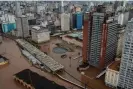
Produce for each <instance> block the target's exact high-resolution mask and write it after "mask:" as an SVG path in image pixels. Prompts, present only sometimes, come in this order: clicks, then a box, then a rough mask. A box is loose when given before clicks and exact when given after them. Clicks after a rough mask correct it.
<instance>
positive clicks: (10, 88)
mask: <svg viewBox="0 0 133 89" xmlns="http://www.w3.org/2000/svg"><path fill="white" fill-rule="evenodd" d="M0 54H1V55H3V56H5V57H7V58H8V59H9V61H10V64H9V65H6V66H3V67H0V89H25V88H24V87H23V86H21V85H19V84H17V83H16V82H15V81H14V80H13V75H14V74H15V73H18V72H20V71H21V70H24V69H31V70H32V71H34V72H37V73H38V74H40V75H42V76H44V77H46V78H48V79H49V80H52V81H55V82H56V83H57V84H59V85H63V86H65V87H66V88H67V89H80V88H78V87H76V86H74V85H72V84H70V83H67V82H65V81H63V80H61V79H59V78H58V77H56V76H54V75H52V74H49V73H46V72H42V71H41V70H39V69H37V68H35V67H32V66H31V65H30V64H29V63H28V62H27V61H26V58H25V57H23V56H22V54H21V52H20V50H19V48H18V46H17V45H16V43H15V42H14V41H12V40H10V39H4V41H3V43H2V44H0Z"/></svg>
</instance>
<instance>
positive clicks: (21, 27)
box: [16, 16, 30, 37]
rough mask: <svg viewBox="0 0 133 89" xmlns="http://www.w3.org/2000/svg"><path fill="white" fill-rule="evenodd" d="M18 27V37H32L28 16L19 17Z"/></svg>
mask: <svg viewBox="0 0 133 89" xmlns="http://www.w3.org/2000/svg"><path fill="white" fill-rule="evenodd" d="M16 25H17V31H16V36H18V37H28V36H29V35H30V33H29V24H28V19H27V17H26V16H21V17H17V20H16Z"/></svg>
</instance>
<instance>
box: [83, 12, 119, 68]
mask: <svg viewBox="0 0 133 89" xmlns="http://www.w3.org/2000/svg"><path fill="white" fill-rule="evenodd" d="M88 17H89V18H88V19H87V20H88V21H87V20H84V30H83V61H84V62H88V63H89V65H92V66H94V67H97V68H100V69H102V68H104V67H106V66H107V65H108V64H109V63H111V62H112V61H113V60H114V58H115V56H116V49H117V40H118V37H117V30H118V29H117V21H115V20H114V18H110V19H108V15H107V14H105V13H102V12H91V13H89V14H88Z"/></svg>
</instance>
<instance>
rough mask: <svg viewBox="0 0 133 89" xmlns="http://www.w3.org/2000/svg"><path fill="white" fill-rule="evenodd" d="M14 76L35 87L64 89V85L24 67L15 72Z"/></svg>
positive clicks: (37, 88)
mask: <svg viewBox="0 0 133 89" xmlns="http://www.w3.org/2000/svg"><path fill="white" fill-rule="evenodd" d="M15 77H17V78H19V79H20V80H23V81H24V82H26V83H27V84H29V85H31V86H33V87H34V88H35V89H66V88H65V87H64V86H60V85H58V84H56V83H55V82H54V81H50V80H48V79H47V78H45V77H43V76H40V75H39V74H37V73H36V72H33V71H31V70H30V69H25V70H22V71H20V72H19V73H16V74H15Z"/></svg>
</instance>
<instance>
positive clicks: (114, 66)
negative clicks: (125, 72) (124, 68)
mask: <svg viewBox="0 0 133 89" xmlns="http://www.w3.org/2000/svg"><path fill="white" fill-rule="evenodd" d="M119 67H120V60H117V61H114V62H113V63H112V64H111V65H110V66H109V69H112V70H115V71H119Z"/></svg>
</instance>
